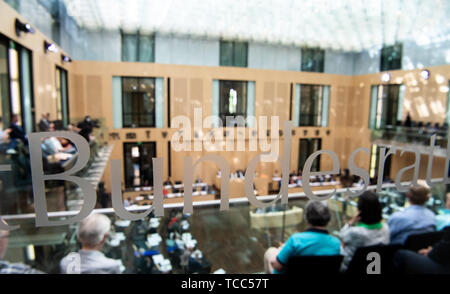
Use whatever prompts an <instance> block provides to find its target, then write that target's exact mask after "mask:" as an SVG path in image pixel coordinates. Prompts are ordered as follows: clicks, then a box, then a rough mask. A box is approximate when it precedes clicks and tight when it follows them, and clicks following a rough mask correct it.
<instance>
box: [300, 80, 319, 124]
mask: <svg viewBox="0 0 450 294" xmlns="http://www.w3.org/2000/svg"><path fill="white" fill-rule="evenodd" d="M301 88H302V89H301V98H300V101H301V103H300V119H299V120H300V126H320V123H321V121H320V110H321V109H322V99H321V88H322V86H318V85H301Z"/></svg>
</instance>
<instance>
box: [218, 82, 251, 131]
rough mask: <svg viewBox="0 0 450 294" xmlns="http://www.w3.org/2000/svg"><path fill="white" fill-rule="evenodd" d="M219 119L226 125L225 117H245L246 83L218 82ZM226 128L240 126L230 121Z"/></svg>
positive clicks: (232, 120)
mask: <svg viewBox="0 0 450 294" xmlns="http://www.w3.org/2000/svg"><path fill="white" fill-rule="evenodd" d="M219 114H220V119H221V120H222V122H223V124H224V125H225V124H226V117H227V116H231V117H233V118H235V117H237V116H242V117H243V118H244V119H245V118H246V115H247V82H240V81H220V107H219ZM227 126H242V125H241V124H239V122H237V121H235V120H234V119H231V120H230V121H229V122H228V125H227Z"/></svg>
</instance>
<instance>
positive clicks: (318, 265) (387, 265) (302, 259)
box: [286, 231, 444, 275]
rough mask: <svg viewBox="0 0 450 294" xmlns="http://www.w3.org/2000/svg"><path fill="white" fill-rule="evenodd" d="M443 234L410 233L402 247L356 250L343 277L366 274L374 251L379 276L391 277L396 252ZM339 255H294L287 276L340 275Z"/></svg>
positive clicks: (428, 243) (426, 243)
mask: <svg viewBox="0 0 450 294" xmlns="http://www.w3.org/2000/svg"><path fill="white" fill-rule="evenodd" d="M443 235H444V232H443V231H438V232H431V233H423V234H413V235H410V236H409V237H408V239H407V240H406V242H405V244H404V245H400V244H391V245H374V246H367V247H361V248H358V249H357V250H356V252H355V254H354V255H353V258H352V260H351V262H350V264H349V265H348V268H347V271H346V272H345V274H348V275H367V274H368V266H369V264H370V263H371V262H372V260H371V259H370V258H368V257H370V255H369V254H370V253H372V252H376V253H378V255H379V256H380V274H382V275H391V274H394V273H395V271H394V268H393V258H394V255H395V253H396V252H397V251H398V250H400V249H409V250H412V251H418V250H420V249H423V248H427V247H428V246H433V245H434V244H436V243H437V242H439V240H441V239H442V237H443ZM342 260H343V256H342V255H335V256H295V257H291V258H290V259H289V261H288V264H287V271H286V272H287V273H288V274H303V275H318V274H320V275H337V274H340V268H341V263H342Z"/></svg>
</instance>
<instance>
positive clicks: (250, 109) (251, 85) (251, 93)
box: [247, 82, 255, 127]
mask: <svg viewBox="0 0 450 294" xmlns="http://www.w3.org/2000/svg"><path fill="white" fill-rule="evenodd" d="M247 87H248V92H247V117H251V116H255V82H248V83H247ZM253 123H254V122H253V121H249V123H248V127H254V125H253Z"/></svg>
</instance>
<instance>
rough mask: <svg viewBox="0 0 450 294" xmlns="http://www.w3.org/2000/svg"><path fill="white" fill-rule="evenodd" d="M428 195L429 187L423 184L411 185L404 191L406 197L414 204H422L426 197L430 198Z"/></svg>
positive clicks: (426, 199)
mask: <svg viewBox="0 0 450 294" xmlns="http://www.w3.org/2000/svg"><path fill="white" fill-rule="evenodd" d="M430 196H431V193H430V189H428V188H427V187H424V186H419V187H414V186H411V187H410V188H409V191H408V192H407V193H406V197H408V199H409V201H410V202H411V204H415V205H424V204H425V203H426V202H427V201H428V199H430Z"/></svg>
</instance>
